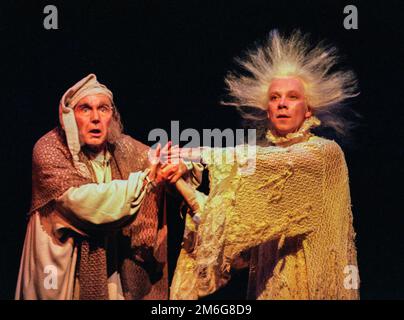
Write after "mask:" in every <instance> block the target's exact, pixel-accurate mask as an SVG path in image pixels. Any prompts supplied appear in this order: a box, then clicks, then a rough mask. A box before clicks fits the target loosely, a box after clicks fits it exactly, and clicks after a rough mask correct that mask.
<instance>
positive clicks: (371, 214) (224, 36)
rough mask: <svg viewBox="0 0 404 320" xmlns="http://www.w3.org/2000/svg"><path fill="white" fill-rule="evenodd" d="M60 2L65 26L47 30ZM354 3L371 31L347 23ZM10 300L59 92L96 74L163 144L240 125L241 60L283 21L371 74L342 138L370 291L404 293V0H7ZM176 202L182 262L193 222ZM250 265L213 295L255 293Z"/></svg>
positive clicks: (3, 270)
mask: <svg viewBox="0 0 404 320" xmlns="http://www.w3.org/2000/svg"><path fill="white" fill-rule="evenodd" d="M47 4H54V5H56V7H57V8H58V12H59V29H58V30H45V29H44V28H43V24H42V23H43V19H44V17H45V14H43V8H44V7H45V5H47ZM348 4H355V5H356V6H357V8H358V12H359V29H358V30H346V29H344V27H343V24H342V22H343V19H344V14H343V8H344V7H345V6H346V5H348ZM0 7H1V9H0V11H1V12H0V37H1V38H0V39H1V53H0V55H1V61H0V74H1V87H0V90H1V94H0V102H1V105H0V115H1V124H2V125H1V129H0V130H1V135H0V141H1V149H0V150H1V167H0V168H1V176H2V179H1V185H2V192H1V201H0V217H1V218H0V259H1V260H0V298H1V299H11V298H12V297H13V292H14V289H15V283H16V277H17V272H18V265H19V258H20V254H21V250H22V244H23V239H24V234H25V227H26V217H25V214H26V212H27V211H28V208H29V204H30V188H31V181H30V179H31V151H32V147H33V145H34V143H35V141H36V140H37V139H38V138H39V137H41V136H42V135H43V134H45V133H46V132H47V131H49V130H50V129H51V128H53V127H54V126H55V125H56V124H57V119H58V117H57V108H58V102H59V99H60V97H61V95H62V94H63V92H64V91H65V89H67V88H68V87H69V86H70V85H72V84H73V83H75V82H76V81H77V80H79V79H81V78H82V77H83V76H85V75H87V74H88V73H90V72H93V73H96V74H97V76H98V78H99V79H100V81H101V82H103V83H105V84H106V85H107V86H108V87H110V88H111V89H112V91H113V92H114V94H115V101H116V104H117V106H118V108H119V110H120V112H121V115H122V118H123V121H124V125H125V129H126V132H127V133H128V134H130V135H132V136H133V137H135V138H137V139H139V140H141V141H143V142H144V143H146V144H150V143H149V142H148V141H147V136H148V133H149V131H150V130H152V129H153V128H158V127H160V128H164V129H166V130H168V129H169V128H170V120H179V121H180V128H181V129H185V128H195V129H197V130H198V131H200V132H201V130H202V129H203V128H211V129H213V128H219V129H225V128H233V129H234V128H239V127H240V119H239V116H238V114H237V112H236V111H235V110H233V109H231V108H229V107H222V106H220V105H219V101H220V99H221V97H222V95H223V93H224V83H223V78H224V76H225V74H226V72H227V71H228V70H229V69H232V68H233V67H234V62H233V58H234V57H235V56H237V55H239V54H240V53H241V52H242V51H244V50H245V49H246V48H248V47H251V45H252V44H253V43H254V42H255V41H256V40H260V39H261V40H262V39H264V38H265V37H266V35H267V34H268V32H269V31H270V30H271V29H273V28H279V29H280V30H281V31H286V32H288V31H291V30H292V29H294V28H300V29H302V30H303V31H305V32H310V33H312V35H313V39H314V40H320V39H323V38H326V39H328V40H329V41H331V42H333V43H334V44H336V45H337V46H338V47H339V48H340V51H341V52H342V53H343V54H344V56H345V57H346V59H345V64H346V65H347V66H350V67H352V68H353V69H354V70H355V71H356V73H357V75H358V78H359V82H360V91H361V95H360V96H359V97H358V98H356V99H355V100H353V101H352V102H351V107H352V108H353V109H354V110H355V111H357V112H359V113H360V114H361V115H362V119H361V120H360V122H359V126H358V127H357V129H356V130H355V131H354V134H353V136H352V139H351V140H350V141H349V143H347V142H346V141H340V142H343V145H344V151H345V154H346V159H347V163H348V166H349V170H350V182H351V196H352V202H353V211H354V219H355V221H354V223H355V228H356V231H357V233H358V237H357V246H358V259H359V268H360V276H361V280H362V288H361V296H362V298H364V299H379V298H380V299H386V298H401V299H402V298H404V288H403V285H404V277H403V276H402V274H401V271H402V270H403V269H404V268H403V267H404V258H403V254H404V250H403V248H404V244H403V241H402V234H401V231H402V230H403V223H404V218H403V215H404V212H403V209H402V205H401V200H402V199H403V191H402V189H403V188H402V178H403V166H402V164H403V159H404V152H403V143H402V139H403V128H402V123H403V120H404V119H403V115H404V111H403V109H404V98H403V97H404V94H403V86H402V79H403V76H402V71H403V62H402V60H403V53H404V52H403V28H402V27H401V23H402V10H403V9H402V8H401V7H400V1H378V2H377V3H370V2H369V1H367V2H365V1H338V0H334V1H304V0H300V1H291V0H289V1H251V0H250V1H243V2H241V1H240V2H235V1H220V3H219V1H211V2H210V1H191V0H188V1H175V2H174V1H170V2H168V1H163V0H147V1H140V0H138V1H114V2H112V1H88V0H85V1H80V2H79V1H77V2H74V1H63V2H62V1H47V2H43V1H35V2H34V1H4V0H3V1H2V2H1V5H0ZM177 202H178V200H176V199H171V200H170V205H169V208H170V210H169V214H170V218H169V223H170V252H169V253H170V258H171V261H172V263H171V265H170V267H171V269H172V267H173V265H174V263H175V258H176V254H177V253H178V243H179V241H180V237H181V227H182V225H181V220H180V218H179V217H178V212H177V211H176V210H175V206H176V204H177ZM245 277H246V273H241V274H240V275H238V276H236V277H235V279H234V281H233V283H232V284H231V287H230V289H227V291H226V292H219V293H218V294H217V295H215V296H214V297H212V298H223V297H230V298H242V297H243V296H244V293H243V291H244V290H245V285H244V283H245Z"/></svg>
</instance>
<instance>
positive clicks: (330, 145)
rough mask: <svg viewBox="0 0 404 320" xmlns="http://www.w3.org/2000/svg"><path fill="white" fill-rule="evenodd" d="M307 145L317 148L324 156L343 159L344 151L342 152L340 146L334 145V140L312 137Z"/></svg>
mask: <svg viewBox="0 0 404 320" xmlns="http://www.w3.org/2000/svg"><path fill="white" fill-rule="evenodd" d="M308 144H309V145H314V146H317V147H318V148H319V149H321V150H322V151H323V152H325V153H326V154H334V155H335V156H340V157H341V156H342V157H344V151H343V150H342V148H341V147H340V145H339V144H338V143H336V142H335V141H334V140H329V139H326V138H322V137H318V136H313V137H311V138H310V140H309V141H308Z"/></svg>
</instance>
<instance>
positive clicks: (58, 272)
mask: <svg viewBox="0 0 404 320" xmlns="http://www.w3.org/2000/svg"><path fill="white" fill-rule="evenodd" d="M106 157H107V159H109V158H110V155H109V154H107V156H106ZM102 158H103V155H99V157H98V158H96V159H94V160H92V161H90V162H91V165H92V167H93V169H94V172H95V174H96V177H97V182H98V183H91V184H86V185H83V186H80V187H72V188H70V189H69V190H68V191H66V192H65V193H64V194H63V195H62V196H61V197H60V198H59V199H58V201H57V206H58V208H59V211H63V210H64V211H65V212H66V213H67V214H69V215H70V216H71V217H72V218H73V217H74V218H76V219H77V224H79V225H81V226H83V228H80V230H79V229H77V228H76V227H75V226H73V225H72V224H71V223H70V222H69V221H67V220H66V219H65V218H64V217H63V216H62V215H56V214H51V215H48V216H44V215H41V214H40V213H39V211H36V212H35V213H33V214H32V215H31V216H30V220H29V223H28V226H27V233H26V237H25V242H24V248H23V253H22V258H21V264H20V272H19V276H18V281H17V289H16V294H15V298H16V299H25V300H37V299H47V300H48V299H50V300H70V299H76V298H77V299H78V292H77V289H78V286H77V284H78V281H77V279H75V274H76V263H77V246H76V245H75V243H74V241H73V239H74V238H73V237H68V234H69V232H77V233H79V234H85V227H86V225H87V223H91V224H96V225H99V226H102V225H103V224H105V223H110V222H114V221H118V222H119V221H120V222H122V223H124V221H125V219H128V218H130V216H131V215H133V214H135V213H136V212H137V211H138V210H139V207H140V205H141V203H142V199H143V198H144V195H145V193H146V188H145V187H144V179H145V177H146V175H147V173H148V170H146V171H145V172H134V173H132V174H131V175H130V176H129V179H128V180H113V181H111V167H110V164H109V162H108V163H107V164H106V166H104V165H103V164H101V162H102ZM77 224H75V225H77ZM51 235H53V236H51ZM65 236H66V237H68V239H67V241H58V240H61V239H62V238H63V237H65ZM111 241H112V239H107V242H108V243H109V244H111V245H113V243H112V242H111ZM53 276H55V277H53ZM75 291H76V292H75ZM108 293H109V298H110V299H123V294H122V287H121V282H120V277H119V274H118V273H117V272H115V273H113V274H112V275H111V276H110V278H109V279H108Z"/></svg>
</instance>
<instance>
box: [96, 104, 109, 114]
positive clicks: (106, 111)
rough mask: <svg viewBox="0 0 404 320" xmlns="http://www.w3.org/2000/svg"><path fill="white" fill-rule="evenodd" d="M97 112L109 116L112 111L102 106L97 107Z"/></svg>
mask: <svg viewBox="0 0 404 320" xmlns="http://www.w3.org/2000/svg"><path fill="white" fill-rule="evenodd" d="M98 110H99V111H100V112H101V113H102V114H109V113H110V112H111V111H112V108H111V107H110V106H107V105H103V106H101V107H99V108H98Z"/></svg>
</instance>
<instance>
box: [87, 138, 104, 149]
mask: <svg viewBox="0 0 404 320" xmlns="http://www.w3.org/2000/svg"><path fill="white" fill-rule="evenodd" d="M94 140H96V141H94ZM85 146H86V147H87V148H88V149H90V150H92V151H100V150H102V149H103V148H104V146H105V140H98V139H91V140H89V141H86V144H85Z"/></svg>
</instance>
